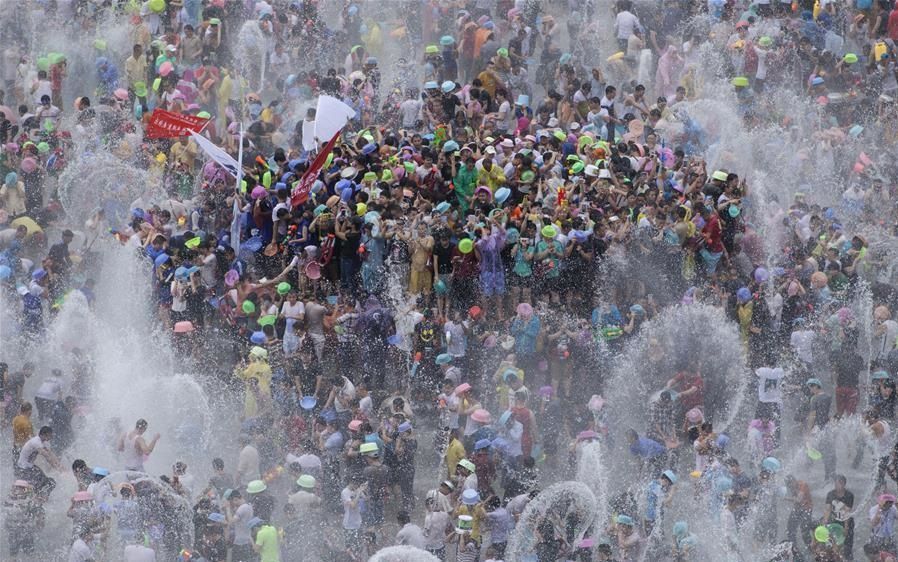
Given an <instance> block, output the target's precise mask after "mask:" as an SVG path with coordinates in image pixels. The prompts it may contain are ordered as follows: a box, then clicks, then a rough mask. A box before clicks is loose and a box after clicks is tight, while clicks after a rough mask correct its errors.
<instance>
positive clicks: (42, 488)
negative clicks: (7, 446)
mask: <svg viewBox="0 0 898 562" xmlns="http://www.w3.org/2000/svg"><path fill="white" fill-rule="evenodd" d="M52 438H53V430H52V429H51V428H50V427H49V426H46V425H45V426H44V427H42V428H41V429H40V431H38V434H37V435H35V436H34V437H32V438H31V439H29V440H28V441H26V442H25V444H24V445H22V450H21V451H20V452H19V460H18V461H16V470H15V474H16V477H17V478H21V479H22V480H26V481H28V482H29V483H31V485H32V486H34V492H35V494H37V495H38V496H41V497H44V498H47V497H48V496H49V495H50V492H52V491H53V488H55V487H56V481H55V480H53V479H52V478H49V477H47V475H46V474H44V471H43V470H41V468H40V467H39V466H37V465H35V464H34V461H36V460H37V457H39V456H41V457H44V459H45V460H46V461H47V462H48V463H49V464H50V466H51V467H52V468H53V469H54V470H62V465H61V464H60V463H59V460H58V459H57V458H56V455H54V454H53V451H51V450H50V448H49V446H48V443H49V442H50V439H52Z"/></svg>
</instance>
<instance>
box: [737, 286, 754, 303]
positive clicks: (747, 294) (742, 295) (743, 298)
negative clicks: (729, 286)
mask: <svg viewBox="0 0 898 562" xmlns="http://www.w3.org/2000/svg"><path fill="white" fill-rule="evenodd" d="M736 300H737V301H739V302H748V301H750V300H751V291H750V290H749V289H748V287H741V288H740V289H739V290H738V291H736Z"/></svg>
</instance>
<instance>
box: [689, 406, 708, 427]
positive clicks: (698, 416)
mask: <svg viewBox="0 0 898 562" xmlns="http://www.w3.org/2000/svg"><path fill="white" fill-rule="evenodd" d="M704 419H705V415H704V414H702V411H701V410H699V409H698V408H693V409H691V410H689V411H688V412H686V421H688V422H689V423H699V422H700V421H702V420H704Z"/></svg>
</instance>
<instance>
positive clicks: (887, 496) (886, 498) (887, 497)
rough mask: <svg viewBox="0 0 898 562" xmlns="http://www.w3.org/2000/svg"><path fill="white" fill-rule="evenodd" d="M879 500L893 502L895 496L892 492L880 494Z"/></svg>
mask: <svg viewBox="0 0 898 562" xmlns="http://www.w3.org/2000/svg"><path fill="white" fill-rule="evenodd" d="M879 501H881V502H892V503H895V496H893V495H892V494H882V495H881V496H879Z"/></svg>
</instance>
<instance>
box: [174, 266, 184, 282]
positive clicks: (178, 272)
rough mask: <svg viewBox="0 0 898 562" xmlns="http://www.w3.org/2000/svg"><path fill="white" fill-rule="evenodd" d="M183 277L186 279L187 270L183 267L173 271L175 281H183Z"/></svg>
mask: <svg viewBox="0 0 898 562" xmlns="http://www.w3.org/2000/svg"><path fill="white" fill-rule="evenodd" d="M185 277H187V269H186V268H185V267H184V266H179V267H178V269H176V270H175V279H184V278H185Z"/></svg>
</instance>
